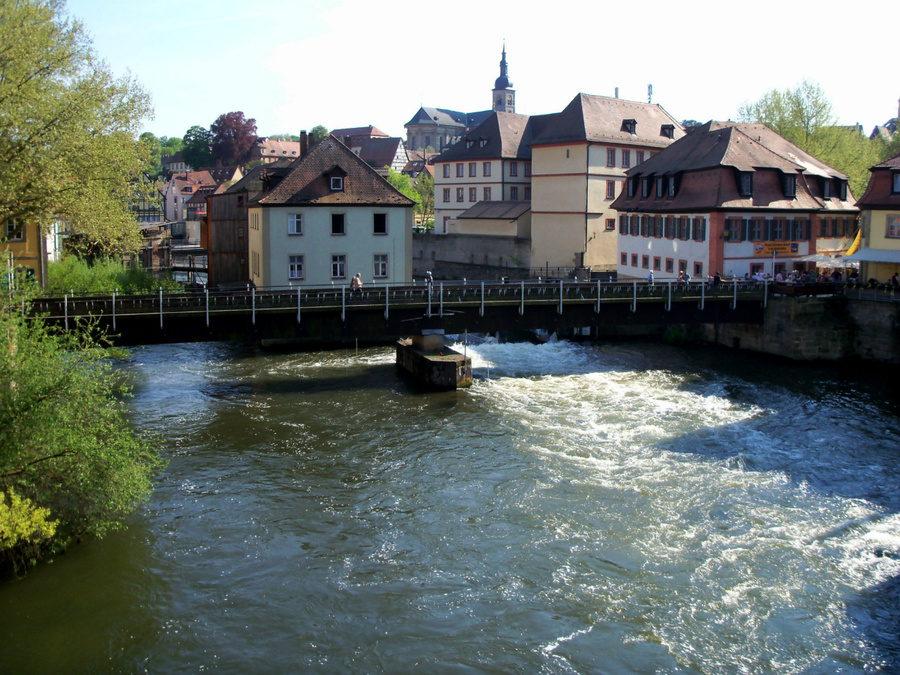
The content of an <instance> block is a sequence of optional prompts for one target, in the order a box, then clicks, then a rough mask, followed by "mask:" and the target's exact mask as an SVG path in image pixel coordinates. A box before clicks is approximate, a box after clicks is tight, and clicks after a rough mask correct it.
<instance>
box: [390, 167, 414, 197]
mask: <svg viewBox="0 0 900 675" xmlns="http://www.w3.org/2000/svg"><path fill="white" fill-rule="evenodd" d="M387 180H388V183H390V184H391V185H393V186H394V187H395V188H397V190H399V191H400V192H402V193H403V194H404V195H406V196H407V197H409V198H410V199H412V200H414V201H415V202H416V203H417V204H418V202H419V193H418V192H416V188H415V186H414V185H413V184H412V179H411V178H410V177H409V176H408V175H407V174H405V173H400V172H399V171H394V170H393V169H388V179H387Z"/></svg>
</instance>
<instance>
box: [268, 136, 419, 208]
mask: <svg viewBox="0 0 900 675" xmlns="http://www.w3.org/2000/svg"><path fill="white" fill-rule="evenodd" d="M339 174H343V175H344V181H343V189H342V190H332V189H331V185H330V183H329V178H330V177H331V176H333V175H339ZM256 202H257V203H258V204H260V205H262V206H284V205H316V206H318V205H326V206H327V205H337V204H342V205H347V206H351V205H376V204H377V205H386V206H406V207H410V206H413V205H414V204H415V202H414V201H413V200H412V199H410V198H409V197H406V196H405V195H403V194H402V193H401V192H400V191H398V190H397V189H396V188H394V186H392V185H391V184H390V183H388V182H387V181H386V180H385V179H384V178H382V177H381V176H380V175H379V174H378V172H377V171H375V170H374V169H373V168H372V167H370V166H369V165H368V164H366V163H365V162H364V161H362V160H361V159H360V158H359V157H357V156H356V155H355V154H354V153H353V151H352V150H350V148H348V147H347V146H345V145H344V144H343V143H341V142H340V141H339V140H338V139H337V138H335V137H334V136H331V135H329V136H328V137H327V138H325V139H323V140H322V141H321V142H320V143H318V144H316V146H315V147H314V148H313V149H312V150H310V152H309V154H308V155H306V156H305V157H303V158H301V159H299V160H297V161H296V162H294V163H293V164H292V165H291V168H290V171H289V172H288V174H287V175H286V176H285V177H284V179H283V180H282V181H281V182H280V183H279V184H278V185H277V186H275V187H274V188H273V189H272V190H271V191H270V192H269V193H268V194H266V195H264V196H261V197H259V198H257V200H256Z"/></svg>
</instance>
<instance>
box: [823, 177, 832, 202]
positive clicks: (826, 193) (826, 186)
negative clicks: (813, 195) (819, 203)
mask: <svg viewBox="0 0 900 675" xmlns="http://www.w3.org/2000/svg"><path fill="white" fill-rule="evenodd" d="M822 198H823V199H831V179H830V178H824V179H822Z"/></svg>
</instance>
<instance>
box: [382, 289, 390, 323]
mask: <svg viewBox="0 0 900 675" xmlns="http://www.w3.org/2000/svg"><path fill="white" fill-rule="evenodd" d="M390 302H391V292H390V289H389V288H388V284H385V285H384V320H385V321H387V319H388V316H389V314H390V307H389V305H390Z"/></svg>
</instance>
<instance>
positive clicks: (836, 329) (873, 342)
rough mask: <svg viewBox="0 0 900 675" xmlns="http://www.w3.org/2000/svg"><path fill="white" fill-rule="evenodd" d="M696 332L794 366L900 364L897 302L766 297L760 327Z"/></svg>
mask: <svg viewBox="0 0 900 675" xmlns="http://www.w3.org/2000/svg"><path fill="white" fill-rule="evenodd" d="M694 330H697V331H698V332H697V334H693V335H692V337H696V338H699V339H701V340H704V341H707V342H712V343H715V344H719V345H723V346H726V347H732V348H735V349H746V350H750V351H756V352H762V353H766V354H773V355H776V356H783V357H786V358H789V359H795V360H798V361H813V360H824V361H839V360H846V359H862V360H865V361H875V362H885V363H892V364H900V302H874V301H870V300H857V299H852V298H846V297H844V296H832V297H812V298H802V297H797V298H790V297H770V298H769V300H768V306H767V308H766V313H765V321H764V322H763V324H762V325H748V324H715V325H714V324H706V325H703V326H700V327H698V328H695V329H694ZM691 332H693V331H691Z"/></svg>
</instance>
